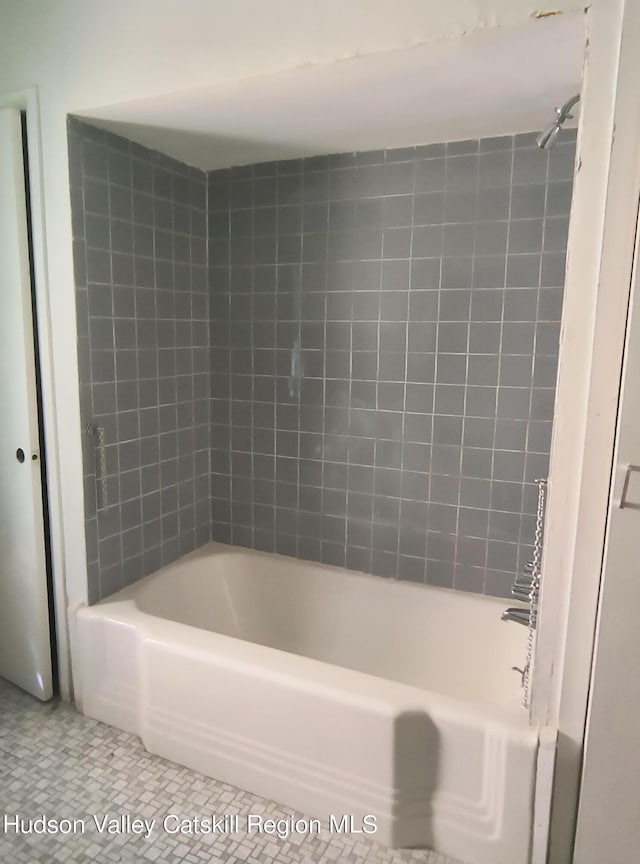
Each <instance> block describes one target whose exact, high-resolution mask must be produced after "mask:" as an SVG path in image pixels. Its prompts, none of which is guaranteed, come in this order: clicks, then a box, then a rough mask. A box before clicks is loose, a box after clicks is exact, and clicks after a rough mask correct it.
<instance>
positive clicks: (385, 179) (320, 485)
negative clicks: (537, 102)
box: [96, 135, 574, 594]
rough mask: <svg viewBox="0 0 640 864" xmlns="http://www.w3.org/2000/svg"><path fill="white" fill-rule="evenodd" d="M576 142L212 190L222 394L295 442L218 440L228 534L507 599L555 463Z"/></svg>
mask: <svg viewBox="0 0 640 864" xmlns="http://www.w3.org/2000/svg"><path fill="white" fill-rule="evenodd" d="M558 147H561V148H562V149H558V150H557V148H554V150H552V151H550V153H548V152H542V151H539V150H537V149H536V148H535V147H534V146H533V138H532V136H531V135H521V136H516V137H515V138H513V137H504V138H490V139H483V140H481V141H479V142H478V141H465V142H453V143H451V144H448V145H444V144H442V145H430V146H429V147H417V148H403V149H401V150H397V151H393V150H392V151H386V152H385V151H376V152H374V153H362V154H338V155H335V156H329V157H318V158H317V159H316V158H315V157H314V158H313V159H306V160H290V161H287V162H286V163H270V164H269V165H268V166H266V167H265V166H249V167H245V168H243V169H242V172H236V175H235V177H234V172H233V171H231V172H215V173H214V174H212V175H210V177H209V201H210V219H209V229H210V243H209V265H210V289H211V291H212V295H211V296H212V298H214V297H217V294H218V292H221V303H220V304H218V302H217V300H216V302H215V303H214V302H212V305H211V346H212V358H215V361H214V365H213V366H212V370H213V371H214V375H213V377H212V381H213V385H212V386H213V389H212V393H213V394H214V395H217V394H220V395H222V396H225V395H226V394H227V393H229V392H232V393H233V395H234V398H235V397H238V398H242V399H246V400H248V401H247V403H246V404H247V405H249V406H252V408H253V410H252V415H253V417H254V423H255V418H256V417H260V418H261V419H260V423H261V424H264V423H268V424H269V426H270V428H275V434H273V433H269V435H266V436H263V435H260V436H257V435H256V431H255V429H254V433H253V436H252V437H251V436H249V437H248V438H246V436H244V435H243V434H241V433H243V430H244V428H245V427H242V426H240V425H238V424H239V423H240V419H239V418H240V416H241V413H239V412H237V411H234V412H232V415H231V418H230V423H231V430H230V432H231V434H230V435H229V434H227V435H226V436H223V437H222V438H221V437H220V433H219V432H216V435H215V439H216V440H218V439H220V440H223V441H226V442H227V443H225V444H224V448H226V447H229V446H230V447H231V448H232V453H231V457H232V458H231V459H229V458H228V452H227V450H226V449H223V450H219V449H216V450H215V451H214V452H215V454H216V456H215V458H214V459H213V461H212V465H214V466H219V468H218V470H216V469H215V468H214V470H216V473H215V474H214V475H212V476H213V489H214V490H216V489H222V490H225V489H226V490H227V492H226V493H225V492H224V491H223V493H222V495H223V497H222V498H219V499H218V500H219V506H218V507H217V508H216V506H215V500H216V499H215V494H216V493H215V491H214V508H213V511H214V513H213V533H214V536H217V537H220V538H221V539H224V538H226V539H227V540H228V538H229V537H233V538H234V542H237V543H242V544H245V545H254V546H256V547H258V548H267V547H268V548H276V549H277V550H278V551H280V552H282V553H284V554H288V555H296V556H299V557H302V558H304V557H308V558H311V559H312V560H322V561H326V562H327V563H334V564H336V563H337V564H339V565H340V566H343V565H345V564H346V566H348V567H352V568H355V569H362V570H366V571H369V572H374V573H378V574H380V575H391V576H396V577H398V578H401V579H409V580H411V581H418V582H425V581H426V582H429V583H430V584H435V585H445V586H448V587H455V588H458V589H460V590H467V591H485V592H487V593H494V594H504V593H505V592H507V590H508V588H509V586H510V583H511V580H512V579H513V575H514V573H515V568H516V566H517V562H518V560H519V558H520V557H522V556H521V554H520V550H521V549H524V548H525V546H526V545H527V544H529V543H530V542H531V540H532V535H531V529H532V525H531V523H530V522H528V521H527V520H529V519H530V518H531V517H530V516H529V515H528V513H529V512H530V510H531V507H532V504H531V494H532V493H531V490H533V489H534V487H533V486H531V483H532V480H533V479H535V478H534V477H533V474H536V476H540V475H543V474H544V473H545V470H546V465H547V462H546V461H545V460H548V446H549V435H550V429H551V421H552V416H553V397H554V382H555V370H556V361H557V349H558V338H559V330H558V323H559V321H560V315H561V310H562V285H563V281H564V248H565V244H566V231H567V223H568V213H569V205H570V197H571V177H572V165H573V148H574V143H573V141H572V140H570V139H567V140H566V141H565V140H564V139H563V141H562V142H559V144H558ZM267 169H268V170H267ZM265 171H266V172H267V173H265ZM240 173H241V174H242V176H240ZM229 202H230V204H229ZM305 202H306V203H305ZM229 236H230V237H231V242H232V244H233V242H234V239H235V240H236V241H238V244H239V245H238V246H237V249H238V250H239V251H238V253H237V256H236V258H235V259H234V257H233V254H232V258H231V260H230V265H229V259H228V258H226V257H225V255H226V252H225V249H224V248H223V247H220V246H218V245H217V244H218V240H219V238H220V239H222V238H224V239H225V240H227V239H228V238H229ZM251 237H253V247H251V246H250V245H247V240H248V239H249V240H250V238H251ZM267 237H268V238H270V239H269V242H268V243H265V242H264V239H263V238H267ZM276 248H277V249H278V252H277V257H276V252H275V250H276ZM252 249H253V255H254V257H253V264H250V265H247V260H248V259H247V257H246V256H247V255H249V256H250V255H251V252H252ZM243 256H244V257H243ZM258 262H265V263H266V262H274V263H273V264H267V268H270V269H265V267H264V266H263V264H262V263H258ZM96 266H98V264H96ZM252 286H253V287H252ZM505 289H506V290H505ZM243 292H246V293H243ZM258 292H259V293H260V302H259V303H256V300H257V295H258ZM236 298H237V304H238V305H237V307H236V305H235V301H236ZM227 308H230V309H231V310H232V320H233V318H234V316H235V315H236V311H235V310H236V308H237V310H238V312H237V316H238V321H239V322H240V321H242V322H246V327H245V328H244V329H243V330H241V331H238V339H239V341H237V342H234V339H233V336H232V338H231V343H232V345H233V344H238V346H243V348H244V350H243V351H242V352H241V353H240V354H238V353H237V352H236V351H235V349H234V348H231V349H229V348H228V344H229V343H228V337H227V335H226V331H225V330H224V328H223V325H222V321H223V320H224V317H225V310H226V309H227ZM267 322H268V323H267ZM538 322H541V323H538ZM243 326H244V325H243ZM105 338H108V337H106V336H105ZM274 345H277V346H278V351H277V356H276V357H272V356H271V355H270V354H269V353H268V349H269V348H271V347H272V346H274ZM251 361H252V362H253V366H252V365H251ZM239 363H242V364H245V363H246V364H248V365H246V366H244V365H243V367H242V368H243V372H244V377H245V378H246V379H247V381H246V383H242V386H241V387H240V379H239V376H238V377H236V376H233V375H232V376H229V375H228V370H232V371H233V370H234V369H235V371H240V367H239V366H236V364H239ZM264 373H268V376H269V377H268V378H266V377H264ZM271 376H273V377H271ZM225 382H226V383H225ZM234 404H235V403H234ZM285 409H286V410H285ZM216 410H217V409H216ZM212 428H218V427H212ZM245 445H246V448H247V449H240V448H243V447H245ZM462 445H464V446H462ZM214 447H217V445H216V444H215V443H214ZM461 448H462V449H461ZM251 453H253V457H252V458H253V462H251ZM275 454H277V458H282V459H286V460H287V464H286V465H285V463H282V464H281V465H280V470H281V471H285V470H286V475H287V478H288V479H287V482H285V483H283V484H281V486H280V485H279V484H276V486H277V488H278V489H281V491H280V492H278V491H277V492H276V496H277V497H278V496H279V497H280V502H281V507H280V508H279V513H280V515H279V516H278V517H277V519H276V524H275V525H272V524H271V522H270V521H269V522H268V523H266V524H265V523H263V522H260V524H258V521H257V520H256V514H255V502H256V501H257V500H258V495H259V494H261V493H260V491H259V490H257V489H256V486H255V484H256V482H257V481H256V479H255V478H256V477H257V473H258V470H262V469H261V468H260V469H259V467H258V464H257V463H256V459H257V458H258V455H260V456H261V458H267V459H273V458H274V455H275ZM240 455H242V456H243V457H245V456H246V457H247V458H246V459H245V460H244V461H240V460H238V459H237V458H236V457H239V456H240ZM270 464H271V463H270ZM269 470H271V469H269ZM243 472H245V473H243ZM536 472H537V473H536ZM251 473H253V477H254V480H253V486H251V485H248V486H246V488H245V476H247V475H250V474H251ZM276 473H277V471H276ZM231 489H233V495H234V496H236V495H237V494H246V496H247V498H246V500H247V501H248V502H251V501H253V502H254V511H252V510H251V508H249V509H248V510H238V508H237V507H236V506H235V505H234V507H230V506H229V505H230V504H231V498H230V497H224V496H225V495H226V496H230V495H231V491H230V490H231ZM321 513H323V514H324V516H323V519H324V522H323V521H321V520H320V514H321ZM252 514H253V515H252ZM345 515H346V519H347V521H346V527H344V525H343V522H344V517H345ZM239 520H243V521H242V523H240V522H239ZM336 520H337V521H336ZM240 528H242V530H240ZM427 535H428V541H427ZM530 535H531V536H530ZM345 544H346V545H345ZM523 554H524V553H523Z"/></svg>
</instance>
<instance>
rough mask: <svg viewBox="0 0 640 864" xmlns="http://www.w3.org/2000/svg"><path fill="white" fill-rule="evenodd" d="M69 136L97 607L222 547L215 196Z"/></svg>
mask: <svg viewBox="0 0 640 864" xmlns="http://www.w3.org/2000/svg"><path fill="white" fill-rule="evenodd" d="M68 135H69V158H70V176H71V204H72V211H73V214H72V215H73V231H74V238H75V242H74V250H75V253H76V254H75V274H76V284H77V286H78V288H77V294H76V297H77V309H78V315H79V316H80V319H79V322H78V333H79V336H80V337H84V336H85V334H86V337H87V338H86V339H84V338H80V339H79V342H78V360H79V367H80V368H79V371H80V378H81V380H82V381H86V382H87V388H86V398H83V399H82V410H81V417H82V423H83V439H84V440H83V444H84V453H83V460H84V471H85V513H86V533H87V559H88V564H89V567H88V572H89V579H90V584H89V596H90V597H91V599H92V602H94V601H96V600H99V599H100V598H101V597H104V596H106V595H107V594H109V593H111V592H113V591H115V590H117V589H119V588H121V587H122V586H123V585H125V584H127V583H129V582H131V581H133V580H135V579H139V578H140V577H142V576H143V575H144V574H145V573H148V572H150V571H152V570H155V569H157V568H158V567H159V566H161V565H162V564H166V563H168V562H169V561H171V560H173V559H174V558H176V557H178V556H180V555H183V554H185V553H186V552H189V551H191V550H192V549H194V548H195V547H196V546H198V545H201V544H202V543H204V542H206V541H207V540H208V539H209V537H210V530H211V529H210V524H211V517H210V500H209V499H210V494H209V448H210V434H209V360H208V351H209V309H208V297H209V289H208V284H207V278H206V276H207V270H208V262H207V256H206V192H207V187H206V176H205V175H204V174H203V173H202V172H200V171H196V170H195V169H191V168H188V167H187V166H186V165H182V164H180V163H178V162H175V161H173V160H170V159H168V157H165V156H162V155H161V154H159V153H154V152H153V151H150V150H146V149H145V148H142V147H138V146H137V145H132V144H131V143H130V142H129V141H126V140H125V139H123V138H119V137H117V136H115V135H111V134H109V133H106V132H103V131H101V130H98V129H95V128H93V127H91V126H89V125H87V124H85V123H83V122H80V121H78V120H76V119H74V118H70V120H69V126H68ZM134 154H135V155H134ZM87 280H88V281H87ZM85 286H87V287H85ZM89 422H94V423H96V424H98V425H99V426H101V427H102V428H103V429H104V436H105V443H106V445H107V446H106V452H107V478H106V481H107V482H106V488H107V502H106V503H107V505H108V506H107V507H104V506H103V504H104V502H103V501H102V497H101V496H102V488H101V484H100V482H99V481H98V480H97V478H96V466H97V464H98V463H97V460H96V457H97V448H96V440H95V437H94V436H93V435H90V434H89V433H87V431H86V424H87V423H89ZM96 509H97V518H96V515H95V514H96Z"/></svg>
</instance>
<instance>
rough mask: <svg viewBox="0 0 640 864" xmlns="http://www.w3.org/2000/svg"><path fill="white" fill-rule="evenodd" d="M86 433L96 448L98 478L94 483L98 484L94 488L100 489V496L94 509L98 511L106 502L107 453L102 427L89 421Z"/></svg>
mask: <svg viewBox="0 0 640 864" xmlns="http://www.w3.org/2000/svg"><path fill="white" fill-rule="evenodd" d="M87 432H88V433H89V435H93V437H94V439H95V441H96V444H97V447H98V453H97V460H96V461H97V464H98V472H97V474H98V476H97V477H96V481H97V482H99V486H98V487H97V488H96V492H97V489H98V488H99V489H100V495H99V496H97V495H96V497H97V499H98V500H97V501H96V507H97V509H98V510H102V509H104V508H105V507H106V506H107V504H108V502H107V451H106V447H105V443H104V426H98V424H97V423H94V422H93V421H90V422H89V423H87Z"/></svg>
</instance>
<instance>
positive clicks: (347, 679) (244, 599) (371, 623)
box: [76, 543, 538, 864]
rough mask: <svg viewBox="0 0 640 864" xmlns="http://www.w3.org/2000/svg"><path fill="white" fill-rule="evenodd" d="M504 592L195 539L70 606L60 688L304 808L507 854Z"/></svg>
mask: <svg viewBox="0 0 640 864" xmlns="http://www.w3.org/2000/svg"><path fill="white" fill-rule="evenodd" d="M503 607H504V601H498V600H494V599H491V598H487V597H479V596H476V595H470V594H464V593H461V592H454V591H449V590H446V589H438V588H428V587H423V586H419V585H412V584H407V583H401V582H396V581H390V580H386V579H383V578H380V577H375V576H366V575H362V574H358V573H351V572H349V571H344V570H340V569H337V568H333V567H325V566H319V565H315V564H309V563H306V562H303V561H297V560H295V559H291V558H284V557H280V556H277V555H269V554H265V553H261V552H253V551H248V550H244V549H237V548H233V547H230V546H223V545H220V544H217V543H210V544H208V545H207V546H205V547H204V548H202V549H200V550H198V551H197V552H195V553H193V554H191V555H187V556H186V557H184V558H182V559H181V560H180V561H177V562H176V563H175V564H172V565H170V566H168V567H165V568H164V569H162V570H160V571H159V572H157V573H155V574H153V575H151V576H149V577H147V578H146V579H143V580H142V581H140V582H138V583H136V584H135V585H133V586H131V587H130V588H127V589H125V590H124V591H120V592H119V593H118V594H114V595H113V596H112V597H109V598H107V599H106V600H104V601H102V602H101V603H99V604H97V605H96V606H92V607H85V608H82V609H80V610H79V611H78V613H77V640H78V642H77V649H78V650H77V651H76V673H77V676H76V677H77V683H78V685H79V686H78V688H77V690H78V700H79V704H80V707H81V709H82V710H83V711H84V713H85V714H87V715H89V716H90V717H95V718H96V719H98V720H103V721H104V722H106V723H111V724H112V725H114V726H117V727H120V728H122V729H125V730H128V731H131V732H135V733H137V734H138V735H139V736H140V737H141V739H142V742H143V743H144V745H145V747H146V748H147V749H148V750H149V751H150V752H152V753H157V754H159V755H161V756H164V757H166V758H169V759H172V760H174V761H175V762H178V763H181V764H183V765H186V766H189V767H191V768H194V769H197V770H198V771H201V772H203V773H205V774H208V775H210V776H211V777H215V778H218V779H220V780H224V781H227V782H229V783H233V784H235V785H237V786H240V787H242V788H244V789H247V790H250V791H252V792H255V793H257V794H259V795H262V796H265V797H267V798H271V799H274V800H276V801H278V802H280V803H282V804H284V805H286V806H288V807H291V808H292V809H295V810H299V811H302V812H303V813H305V814H307V815H308V816H311V817H317V818H319V819H322V820H323V821H326V820H328V819H329V816H330V814H334V815H337V816H339V817H341V816H342V815H343V814H353V816H354V825H357V826H360V820H361V819H362V818H363V817H364V816H365V815H374V816H375V817H376V820H377V827H378V830H377V833H376V834H375V835H372V839H375V840H377V841H379V842H382V843H385V844H387V845H390V846H400V847H402V846H428V847H431V848H434V849H436V850H438V851H440V852H443V853H446V854H449V855H452V856H454V857H457V858H460V859H462V860H463V861H468V862H474V864H475V862H477V864H526V862H528V860H529V847H530V835H531V823H532V808H533V791H534V780H535V762H536V751H537V742H538V735H537V730H535V729H533V728H531V727H530V726H529V725H528V718H527V714H526V712H525V711H524V710H523V709H522V708H521V707H520V699H521V691H520V686H519V676H518V674H517V673H516V672H513V671H512V670H511V667H512V666H514V665H516V666H521V665H522V663H523V658H524V655H525V639H526V632H525V630H524V628H523V627H521V626H519V625H517V624H513V623H504V622H502V621H500V612H501V610H502V609H503ZM185 815H191V816H192V815H200V816H202V815H205V814H185ZM206 815H210V814H206ZM218 815H220V814H218Z"/></svg>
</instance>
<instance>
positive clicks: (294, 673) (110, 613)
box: [77, 543, 539, 741]
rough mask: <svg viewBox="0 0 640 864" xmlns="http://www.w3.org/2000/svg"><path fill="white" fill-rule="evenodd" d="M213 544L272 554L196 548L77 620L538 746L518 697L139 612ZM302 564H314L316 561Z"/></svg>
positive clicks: (82, 610) (368, 576)
mask: <svg viewBox="0 0 640 864" xmlns="http://www.w3.org/2000/svg"><path fill="white" fill-rule="evenodd" d="M212 545H213V546H215V547H221V548H223V549H225V550H233V551H235V552H245V551H248V552H251V553H253V555H254V556H257V557H259V556H261V555H264V554H271V553H263V552H260V551H258V550H253V549H252V550H245V549H244V547H234V546H227V545H226V544H219V543H212V544H211V543H210V544H206V545H205V546H203V547H201V548H200V549H197V550H195V551H194V552H191V553H189V554H188V555H185V556H183V557H182V558H179V559H177V560H176V561H175V562H172V563H171V564H168V565H165V567H162V568H160V569H159V570H156V571H154V572H153V573H150V574H148V575H147V576H145V577H143V579H140V580H138V581H137V582H134V583H132V584H131V585H128V586H126V587H125V588H122V589H120V590H119V591H117V592H115V593H114V594H111V595H110V596H108V597H105V598H103V599H102V600H100V601H99V602H98V603H96V604H94V605H92V606H83V607H81V608H79V609H78V610H77V615H78V616H79V617H80V618H105V619H108V620H111V621H116V622H121V623H124V624H128V625H130V626H133V627H135V628H136V629H137V630H138V631H139V635H140V637H141V638H143V639H144V640H152V641H162V642H165V641H171V642H172V643H173V642H174V641H175V643H176V645H178V646H181V647H182V648H183V649H185V650H194V651H197V653H201V652H203V653H207V654H216V655H219V656H221V657H224V658H225V660H226V662H228V663H229V665H233V666H234V667H236V668H237V669H238V671H241V670H242V669H243V668H247V667H248V666H252V667H254V668H255V667H256V666H261V667H263V668H265V669H268V670H270V674H272V675H273V674H275V673H274V671H273V670H278V675H279V676H281V677H284V678H286V679H295V680H296V681H298V682H302V683H303V684H305V683H307V684H308V683H310V682H311V683H312V684H313V685H314V687H315V689H318V688H321V689H322V690H324V691H325V692H331V693H332V694H334V695H335V694H336V693H340V695H341V697H343V698H344V697H346V698H348V696H349V694H350V693H357V695H358V700H359V702H360V703H361V702H362V700H363V699H365V700H366V701H368V702H369V703H370V704H371V705H375V706H376V707H377V708H378V709H380V707H381V706H382V705H383V704H384V705H386V706H387V707H392V709H393V710H396V711H397V710H415V709H417V710H422V711H424V710H428V711H429V712H430V713H431V714H432V716H433V717H434V719H436V718H440V719H442V720H446V719H447V718H452V717H456V718H459V717H460V715H461V714H467V715H469V717H470V719H471V718H475V719H476V720H479V719H481V720H482V721H483V722H487V723H491V724H496V725H498V726H499V727H501V728H505V727H507V728H509V729H510V730H511V732H512V733H514V732H516V731H517V732H518V733H520V735H522V736H523V737H524V738H526V739H527V740H529V741H534V740H535V741H537V739H538V732H539V728H538V726H537V725H533V724H531V723H530V718H529V713H528V712H527V711H526V710H525V709H523V708H522V706H521V703H520V700H519V695H518V696H517V697H516V696H515V695H514V698H513V699H512V700H507V701H505V702H501V703H495V702H481V701H474V700H472V699H463V698H461V697H458V696H452V695H448V694H444V693H439V692H437V691H436V690H429V689H426V688H425V689H423V688H420V687H417V686H415V685H411V684H406V683H403V682H400V681H396V680H394V679H392V678H385V677H383V676H380V675H375V674H373V673H371V672H364V671H361V670H358V669H353V668H351V667H348V666H340V665H338V664H334V663H329V662H327V661H325V660H318V659H316V658H314V657H308V656H306V655H303V654H295V653H293V652H289V651H286V650H284V649H282V648H275V647H272V646H270V645H264V644H262V643H259V642H252V641H250V640H247V639H242V638H240V637H237V636H232V635H228V634H224V633H219V632H217V631H215V630H207V629H205V628H202V627H198V626H196V625H194V624H187V623H185V622H183V621H175V620H173V619H171V618H164V617H162V616H160V615H154V614H152V613H150V612H146V611H144V610H143V609H141V608H140V606H139V605H138V603H137V597H136V595H137V594H138V592H139V591H140V589H141V588H142V587H144V586H145V585H148V584H149V583H152V582H153V581H154V579H155V578H157V576H158V575H159V574H160V573H163V572H166V571H167V570H169V569H170V568H174V567H176V565H178V564H182V563H183V562H187V561H190V560H193V559H194V558H200V557H206V555H207V552H208V550H210V548H211V546H212ZM278 557H279V558H284V559H286V560H288V561H291V560H293V561H296V560H299V559H289V558H287V556H278ZM304 563H305V564H306V563H310V564H314V563H315V562H304ZM316 566H318V567H321V568H322V569H324V568H325V566H329V565H324V564H319V565H318V564H317V565H316ZM331 569H332V570H334V571H335V572H337V573H340V574H343V573H344V572H345V570H344V568H341V567H332V568H331ZM346 572H347V573H349V574H352V573H353V575H354V576H359V577H364V578H365V579H367V581H369V580H376V581H377V580H379V579H381V578H382V577H378V576H375V575H371V574H366V573H357V572H355V571H346ZM402 584H403V586H404V585H405V584H407V585H408V586H411V587H412V588H415V589H418V590H419V589H420V588H422V587H424V586H422V585H413V583H402ZM426 587H428V588H433V589H434V590H436V591H440V592H446V593H447V594H453V593H457V592H455V591H454V590H453V589H450V588H439V587H436V586H426ZM473 596H474V599H475V598H476V597H478V598H482V599H486V600H488V601H494V602H495V605H499V604H500V599H499V598H493V597H485V596H484V595H473ZM270 661H271V662H270ZM365 691H366V692H365Z"/></svg>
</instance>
